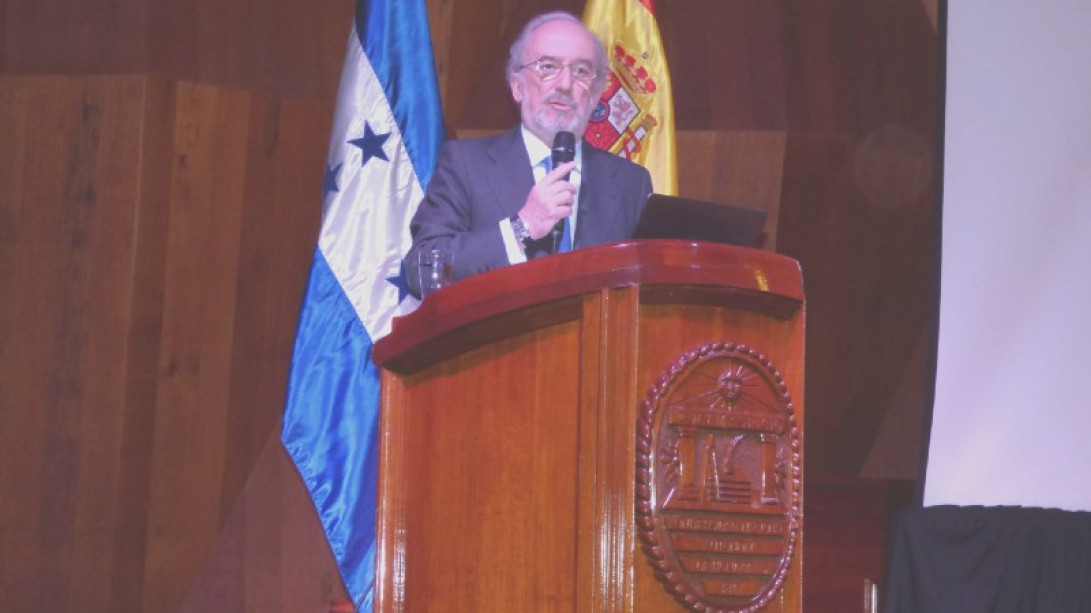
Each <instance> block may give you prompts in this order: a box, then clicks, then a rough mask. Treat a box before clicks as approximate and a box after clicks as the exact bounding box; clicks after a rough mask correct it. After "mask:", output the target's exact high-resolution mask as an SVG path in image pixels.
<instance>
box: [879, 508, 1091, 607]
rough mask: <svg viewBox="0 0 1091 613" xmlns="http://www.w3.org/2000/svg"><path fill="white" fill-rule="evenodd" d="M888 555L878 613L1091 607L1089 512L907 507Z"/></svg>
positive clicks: (896, 529)
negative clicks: (886, 578) (883, 594)
mask: <svg viewBox="0 0 1091 613" xmlns="http://www.w3.org/2000/svg"><path fill="white" fill-rule="evenodd" d="M891 555H892V559H891V565H890V577H889V578H888V581H887V586H888V588H887V590H886V598H885V603H884V606H883V608H882V610H883V612H884V613H978V612H981V613H985V612H988V613H1009V612H1010V613H1015V612H1019V613H1031V612H1033V613H1083V612H1087V613H1091V513H1087V512H1075V511H1061V510H1057V509H1036V508H1023V507H956V506H937V507H926V508H912V509H907V510H906V511H904V512H903V513H902V514H901V515H900V516H899V517H898V520H897V523H896V526H895V533H894V543H893V550H892V554H891Z"/></svg>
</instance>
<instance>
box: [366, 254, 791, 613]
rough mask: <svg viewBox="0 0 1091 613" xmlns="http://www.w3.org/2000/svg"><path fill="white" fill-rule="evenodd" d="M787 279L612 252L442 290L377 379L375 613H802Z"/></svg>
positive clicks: (386, 357) (737, 258)
mask: <svg viewBox="0 0 1091 613" xmlns="http://www.w3.org/2000/svg"><path fill="white" fill-rule="evenodd" d="M803 339H804V301H803V286H802V277H801V275H800V270H799V266H798V264H797V263H796V262H795V261H794V260H791V259H789V258H786V257H783V256H779V255H776V254H771V253H767V252H763V251H758V250H753V249H744V248H739V247H729V246H724V245H715V244H708V243H688V242H677V241H633V242H625V243H615V244H611V245H605V246H601V247H596V248H591V249H585V250H579V251H575V252H571V253H566V254H561V255H556V256H552V257H548V258H542V259H538V260H535V261H533V262H529V263H527V264H520V265H517V266H509V267H506V268H503V269H499V270H495V271H492V272H489V273H486V274H482V275H478V276H475V277H471V278H469V279H466V280H463V281H460V282H458V283H456V284H454V285H452V286H450V287H447V288H444V289H442V290H440V291H438V292H436V293H435V294H433V295H432V296H430V297H428V299H427V300H425V301H424V302H423V304H422V305H421V307H420V308H419V309H418V310H417V311H416V312H414V313H413V314H411V315H409V316H407V317H404V318H401V319H399V320H397V321H396V322H395V325H394V330H393V332H392V333H391V334H390V335H388V336H387V337H385V338H383V339H382V340H380V341H379V342H378V343H377V344H376V345H375V348H374V357H375V360H376V362H377V363H379V364H380V365H381V366H382V367H383V369H384V371H383V374H382V383H383V401H382V402H383V405H382V411H383V415H382V433H381V451H380V454H381V460H380V461H381V468H380V470H381V475H380V480H379V492H378V526H377V530H378V543H379V547H378V554H377V561H376V566H377V577H376V599H375V603H376V605H375V610H376V611H382V612H395V611H397V612H402V611H406V612H424V611H428V612H436V611H442V612H448V611H466V612H473V613H484V612H489V613H491V612H498V613H508V612H529V611H566V612H567V611H578V612H588V613H590V612H602V613H606V612H620V611H625V612H640V613H643V612H656V613H662V612H671V611H678V612H684V611H687V610H692V611H800V610H801V608H802V599H801V577H802V563H801V560H802V555H801V551H800V544H801V543H802V528H803V522H802V514H801V510H802V502H803V501H802V491H803V489H802V479H803V474H802V465H803V457H802V453H803V451H802V432H803Z"/></svg>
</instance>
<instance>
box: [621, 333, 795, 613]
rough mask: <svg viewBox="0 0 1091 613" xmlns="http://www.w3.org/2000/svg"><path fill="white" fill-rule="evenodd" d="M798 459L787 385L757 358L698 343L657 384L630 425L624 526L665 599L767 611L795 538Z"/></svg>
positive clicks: (719, 610)
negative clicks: (633, 445)
mask: <svg viewBox="0 0 1091 613" xmlns="http://www.w3.org/2000/svg"><path fill="white" fill-rule="evenodd" d="M800 460H801V458H800V450H799V429H798V426H797V423H796V419H795V414H794V412H793V407H792V401H791V397H790V396H789V394H788V388H787V385H786V384H785V382H784V379H783V377H782V376H781V374H780V373H779V372H778V371H777V369H776V368H775V367H774V366H773V365H772V364H771V363H770V361H769V360H768V359H767V358H766V357H765V356H764V355H762V354H761V353H759V352H757V351H755V350H753V349H751V348H750V347H747V346H745V345H737V344H734V343H727V342H718V343H709V344H705V345H702V346H700V347H698V348H696V349H694V350H692V351H689V352H687V353H685V354H683V355H682V356H680V357H679V358H678V359H677V360H676V361H675V363H674V364H672V365H671V366H670V367H669V368H668V369H667V370H665V371H664V372H663V373H661V374H660V375H659V377H658V379H657V380H656V382H655V384H654V385H652V387H651V389H649V390H648V394H647V397H646V398H645V400H644V402H643V404H642V405H641V415H640V419H639V421H638V424H637V458H636V462H637V467H636V468H637V470H636V521H637V532H638V536H639V537H640V540H641V543H642V546H643V548H644V552H645V553H646V554H647V556H648V561H649V562H650V563H651V565H652V567H653V568H654V569H655V573H656V576H657V577H658V578H659V580H660V581H661V582H662V583H663V584H664V586H665V587H666V589H667V590H668V591H670V592H671V593H672V594H674V596H675V597H676V598H678V600H679V601H680V602H682V603H683V604H684V605H685V606H687V607H688V608H689V609H691V610H693V611H700V612H707V613H728V612H732V613H734V612H752V611H756V610H758V609H760V608H761V607H762V606H764V605H765V604H766V603H768V602H769V601H770V599H772V598H773V596H775V595H776V594H777V592H778V591H779V590H780V589H781V587H782V586H783V584H784V579H785V576H786V575H787V573H788V567H789V564H790V563H791V561H792V553H793V551H794V549H795V546H796V540H797V535H798V533H799V521H800V489H801V487H800Z"/></svg>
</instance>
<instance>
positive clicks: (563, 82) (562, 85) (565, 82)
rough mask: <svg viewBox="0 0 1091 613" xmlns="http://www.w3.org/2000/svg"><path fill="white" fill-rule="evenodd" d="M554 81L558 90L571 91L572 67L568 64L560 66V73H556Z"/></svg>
mask: <svg viewBox="0 0 1091 613" xmlns="http://www.w3.org/2000/svg"><path fill="white" fill-rule="evenodd" d="M556 81H557V88H558V89H563V90H565V91H571V89H572V83H573V81H574V79H573V78H572V66H571V65H570V64H565V65H564V66H561V71H560V72H558V73H557V78H556Z"/></svg>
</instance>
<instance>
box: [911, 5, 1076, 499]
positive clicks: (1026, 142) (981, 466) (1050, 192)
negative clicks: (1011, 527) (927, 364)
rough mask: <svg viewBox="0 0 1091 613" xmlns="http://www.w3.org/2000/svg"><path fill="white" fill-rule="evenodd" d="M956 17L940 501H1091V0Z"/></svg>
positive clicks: (940, 369) (940, 362)
mask: <svg viewBox="0 0 1091 613" xmlns="http://www.w3.org/2000/svg"><path fill="white" fill-rule="evenodd" d="M947 16H948V21H947V25H948V27H947V85H946V111H945V124H946V132H945V136H944V140H945V146H944V172H943V174H944V184H943V252H942V271H941V281H940V283H941V290H940V291H941V298H940V327H939V341H938V354H937V370H936V390H935V404H934V406H933V413H932V429H931V435H930V442H929V447H928V462H927V469H926V473H925V488H924V504H925V505H926V506H931V505H938V504H956V505H1021V506H1032V507H1055V508H1061V509H1066V510H1091V1H1089V0H1046V1H1045V2H1026V1H1024V0H999V1H997V0H951V1H950V2H949V3H948V7H947Z"/></svg>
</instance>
